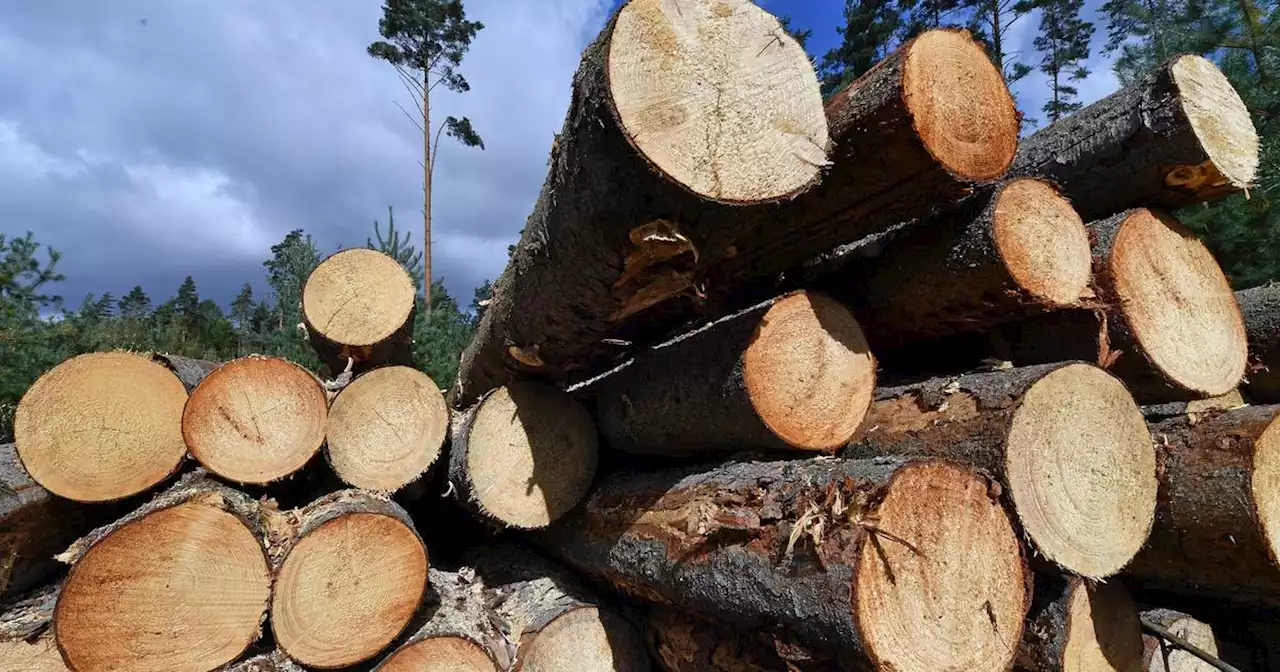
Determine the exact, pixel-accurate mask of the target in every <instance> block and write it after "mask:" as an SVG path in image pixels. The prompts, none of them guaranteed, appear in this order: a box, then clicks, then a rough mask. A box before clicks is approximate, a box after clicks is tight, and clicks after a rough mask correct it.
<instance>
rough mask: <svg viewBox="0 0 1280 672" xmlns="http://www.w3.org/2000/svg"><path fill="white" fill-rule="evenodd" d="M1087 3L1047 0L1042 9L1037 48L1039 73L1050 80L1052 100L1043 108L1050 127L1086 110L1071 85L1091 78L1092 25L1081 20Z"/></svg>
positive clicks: (1076, 0)
mask: <svg viewBox="0 0 1280 672" xmlns="http://www.w3.org/2000/svg"><path fill="white" fill-rule="evenodd" d="M1083 9H1084V0H1045V1H1044V2H1043V4H1042V5H1041V6H1040V34H1039V35H1038V36H1037V37H1036V39H1035V42H1034V44H1035V48H1036V50H1037V51H1039V52H1040V54H1041V59H1040V71H1041V72H1043V73H1044V74H1045V75H1047V76H1048V78H1049V88H1050V96H1049V100H1048V101H1046V102H1045V104H1044V108H1043V109H1044V113H1045V116H1046V117H1047V118H1048V120H1049V123H1053V122H1055V121H1057V120H1058V119H1060V118H1062V117H1063V116H1065V115H1067V114H1070V113H1071V112H1074V111H1076V110H1078V109H1080V108H1081V107H1083V106H1084V104H1083V103H1081V102H1080V101H1079V100H1077V96H1079V93H1080V92H1079V90H1078V89H1077V88H1076V86H1075V85H1074V84H1072V82H1078V81H1080V80H1082V79H1084V78H1085V77H1088V76H1089V69H1088V68H1087V67H1085V63H1086V62H1087V61H1088V60H1089V40H1090V39H1092V38H1093V24H1092V23H1089V22H1088V21H1085V20H1084V19H1082V18H1080V13H1081V11H1082V10H1083Z"/></svg>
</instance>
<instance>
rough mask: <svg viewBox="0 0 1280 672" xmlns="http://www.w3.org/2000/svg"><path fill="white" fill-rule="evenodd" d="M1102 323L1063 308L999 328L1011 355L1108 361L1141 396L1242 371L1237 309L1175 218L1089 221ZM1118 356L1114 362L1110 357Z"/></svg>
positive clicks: (1136, 214) (1204, 388) (1203, 385)
mask: <svg viewBox="0 0 1280 672" xmlns="http://www.w3.org/2000/svg"><path fill="white" fill-rule="evenodd" d="M1089 229H1090V233H1091V236H1092V237H1093V238H1094V243H1093V254H1094V268H1095V274H1094V275H1095V278H1096V282H1097V285H1098V295H1099V298H1100V299H1101V300H1102V301H1103V303H1104V304H1105V305H1106V310H1105V316H1106V326H1107V329H1106V330H1105V331H1104V330H1102V328H1101V325H1100V324H1099V320H1098V314H1097V313H1095V312H1093V311H1087V310H1077V311H1060V312H1057V313H1054V314H1051V315H1048V316H1045V317H1044V318H1041V319H1037V320H1030V321H1027V322H1024V323H1021V324H1017V325H1012V326H1011V327H1009V328H1007V329H1005V330H1004V331H1005V332H1006V336H1007V338H1006V340H1007V341H1008V342H1010V343H1013V344H1014V345H1013V352H1012V355H1011V357H1010V359H1011V360H1012V361H1015V362H1017V363H1019V364H1032V363H1037V362H1045V361H1061V360H1063V359H1084V360H1088V361H1100V362H1101V361H1107V362H1109V363H1110V361H1111V360H1114V366H1111V367H1110V368H1111V369H1112V370H1113V371H1114V372H1115V373H1116V374H1117V375H1119V376H1120V377H1121V378H1122V379H1124V381H1125V382H1126V383H1127V384H1128V385H1129V387H1130V389H1131V390H1133V392H1134V395H1135V396H1136V397H1138V398H1139V399H1140V400H1143V401H1144V402H1148V401H1167V400H1170V399H1186V398H1197V397H1213V396H1219V395H1223V394H1226V393H1228V392H1230V391H1231V390H1232V389H1233V388H1235V387H1236V386H1237V384H1239V382H1240V380H1241V378H1242V377H1243V376H1244V373H1245V366H1246V363H1247V357H1248V343H1247V337H1246V335H1245V329H1244V321H1243V319H1242V318H1241V315H1240V308H1239V306H1237V305H1236V300H1235V296H1234V295H1233V294H1232V292H1231V285H1230V283H1229V282H1228V281H1227V277H1226V275H1224V274H1223V272H1222V268H1221V267H1220V266H1219V265H1218V262H1217V261H1216V260H1215V259H1214V258H1213V254H1212V253H1210V252H1209V250H1208V248H1206V247H1205V246H1204V243H1202V242H1200V239H1199V238H1197V237H1196V235H1195V234H1194V233H1193V232H1192V231H1191V230H1190V229H1188V228H1187V227H1186V226H1184V225H1183V224H1181V223H1180V222H1178V221H1177V220H1176V219H1174V218H1173V217H1170V216H1168V215H1166V214H1164V213H1160V212H1156V211H1153V210H1147V209H1144V208H1139V209H1136V210H1129V211H1126V212H1123V213H1120V214H1118V215H1116V216H1114V217H1110V218H1107V219H1105V220H1101V221H1097V222H1092V223H1090V224H1089ZM1116 357H1118V359H1116Z"/></svg>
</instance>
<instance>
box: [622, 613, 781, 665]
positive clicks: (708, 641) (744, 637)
mask: <svg viewBox="0 0 1280 672" xmlns="http://www.w3.org/2000/svg"><path fill="white" fill-rule="evenodd" d="M644 628H645V636H646V639H647V642H648V645H649V649H650V651H652V653H653V658H654V660H655V661H656V662H657V665H658V667H659V668H660V669H662V670H664V671H665V672H792V671H793V670H796V669H797V668H796V667H794V665H793V666H791V667H789V666H788V663H787V661H784V660H783V659H782V657H781V656H779V655H778V653H777V652H776V651H774V650H773V649H772V648H770V647H769V646H766V645H765V644H764V643H763V642H760V641H758V640H757V639H756V638H755V636H754V634H751V633H746V632H742V631H739V630H736V629H734V628H730V627H726V626H724V625H721V624H718V623H715V622H714V621H710V620H706V619H702V618H698V617H697V616H693V615H691V614H687V613H684V612H682V611H680V610H677V609H672V608H670V607H663V606H658V605H655V606H653V607H650V608H649V609H648V610H646V618H645V620H644Z"/></svg>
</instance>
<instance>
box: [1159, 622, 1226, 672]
mask: <svg viewBox="0 0 1280 672" xmlns="http://www.w3.org/2000/svg"><path fill="white" fill-rule="evenodd" d="M1142 620H1143V621H1144V622H1147V623H1152V624H1155V625H1157V626H1159V627H1161V628H1164V629H1165V630H1167V631H1168V632H1169V633H1170V634H1172V635H1173V636H1174V637H1177V638H1178V639H1181V640H1182V641H1184V642H1187V643H1188V644H1190V645H1192V646H1194V647H1196V648H1197V649H1200V650H1201V651H1204V652H1205V653H1207V654H1209V655H1211V656H1215V657H1217V656H1218V638H1217V636H1216V635H1214V633H1213V626H1211V625H1210V624H1208V623H1205V622H1204V621H1200V620H1197V619H1196V618H1195V617H1193V616H1189V615H1187V614H1184V613H1182V612H1178V611H1173V610H1171V609H1150V610H1147V611H1144V612H1142ZM1142 671H1143V672H1214V668H1213V666H1211V665H1209V664H1208V663H1206V662H1205V661H1203V660H1201V659H1200V658H1198V657H1196V656H1195V655H1193V654H1191V653H1188V652H1187V651H1184V650H1183V649H1180V648H1178V647H1176V646H1174V645H1173V644H1171V643H1169V642H1166V641H1165V640H1164V639H1162V638H1160V637H1156V636H1154V635H1150V634H1144V635H1143V636H1142Z"/></svg>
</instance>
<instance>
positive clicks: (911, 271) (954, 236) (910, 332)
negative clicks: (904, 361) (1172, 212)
mask: <svg viewBox="0 0 1280 672" xmlns="http://www.w3.org/2000/svg"><path fill="white" fill-rule="evenodd" d="M885 247H886V252H885V253H884V254H885V256H883V257H881V258H880V259H879V260H877V261H875V262H871V263H868V262H867V260H866V259H865V258H863V256H862V254H861V253H860V251H859V250H858V249H856V248H849V249H842V250H840V251H838V252H837V253H835V254H833V255H829V256H827V257H826V258H824V259H823V260H822V261H821V262H819V263H817V264H815V265H813V266H811V267H810V268H809V269H807V271H806V273H805V275H804V282H805V283H806V284H807V285H809V286H814V287H819V288H821V289H823V290H825V291H828V292H830V293H831V295H832V296H834V297H836V298H837V299H839V300H841V301H844V302H846V303H848V304H849V305H851V306H853V308H854V312H855V314H857V315H858V317H859V318H860V320H861V321H862V322H863V323H864V324H865V326H866V329H867V337H868V338H869V339H870V340H871V342H872V344H873V347H874V348H875V349H877V350H878V349H880V348H881V347H899V346H901V345H903V344H905V343H909V342H912V341H918V340H922V339H926V338H934V337H939V336H946V335H950V334H954V333H957V332H964V331H975V330H980V329H985V328H988V327H990V326H992V325H996V324H1000V323H1002V322H1008V321H1011V320H1015V319H1018V318H1019V317H1024V316H1027V315H1034V314H1037V313H1041V312H1045V311H1051V310H1059V309H1062V308H1069V307H1079V306H1081V305H1082V304H1083V302H1085V301H1086V300H1087V299H1089V298H1092V297H1093V291H1092V289H1090V287H1089V280H1090V275H1091V274H1090V264H1091V261H1092V256H1091V254H1090V250H1089V236H1088V233H1087V232H1086V230H1085V227H1084V223H1083V222H1082V221H1081V220H1080V216H1079V215H1077V214H1076V211H1075V210H1074V209H1072V207H1071V204H1070V203H1068V202H1067V200H1066V199H1064V198H1062V196H1060V195H1059V194H1058V192H1057V191H1056V190H1055V189H1054V188H1053V187H1052V186H1050V185H1049V184H1047V183H1045V182H1042V181H1040V180H1033V179H1018V180H1010V181H1007V182H1004V183H1002V184H1000V185H999V186H998V187H995V188H993V189H990V190H987V191H985V192H984V193H981V194H979V195H977V196H975V197H974V198H973V199H971V200H970V201H969V202H968V203H966V204H965V205H964V206H962V207H961V208H960V209H958V210H954V211H951V212H949V213H947V214H945V215H941V216H939V217H937V218H933V219H926V220H922V221H919V222H915V223H914V224H912V225H911V226H909V227H907V228H905V229H904V230H903V231H902V232H901V233H900V234H898V235H893V236H889V237H888V240H887V241H886V242H885Z"/></svg>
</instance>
